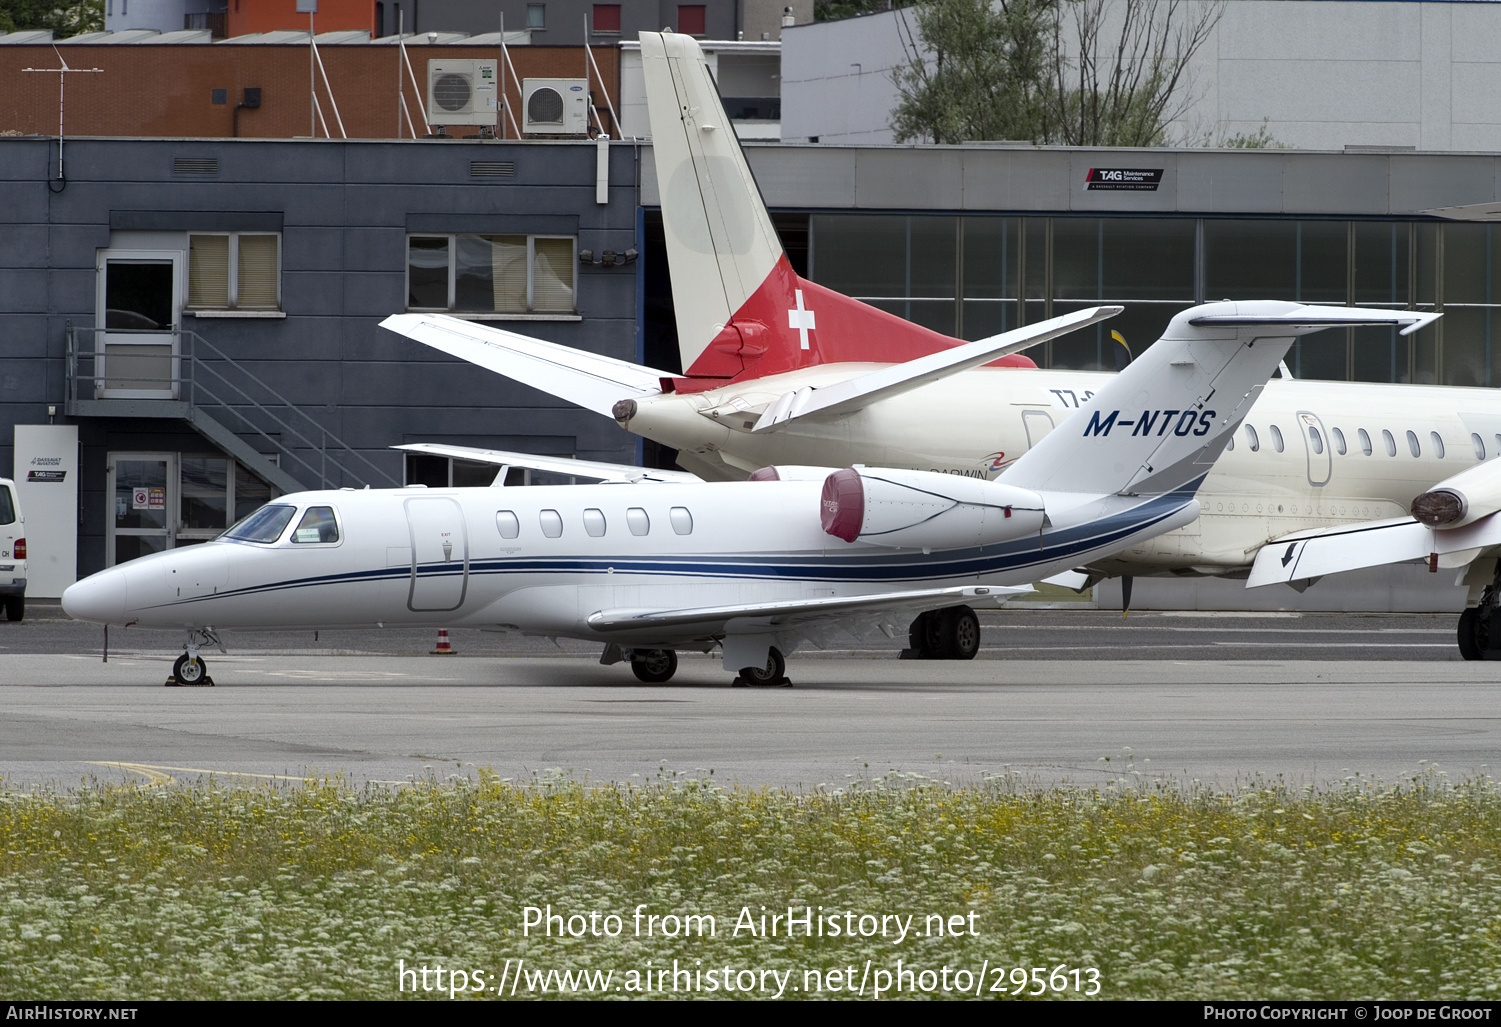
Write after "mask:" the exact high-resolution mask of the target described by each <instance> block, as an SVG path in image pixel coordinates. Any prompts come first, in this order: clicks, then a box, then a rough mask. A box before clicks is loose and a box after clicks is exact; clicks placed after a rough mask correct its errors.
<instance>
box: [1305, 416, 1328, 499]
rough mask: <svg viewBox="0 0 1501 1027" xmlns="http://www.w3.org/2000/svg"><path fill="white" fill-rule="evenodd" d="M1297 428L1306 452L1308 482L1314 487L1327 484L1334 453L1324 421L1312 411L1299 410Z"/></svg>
mask: <svg viewBox="0 0 1501 1027" xmlns="http://www.w3.org/2000/svg"><path fill="white" fill-rule="evenodd" d="M1298 430H1299V431H1300V432H1302V434H1303V449H1304V451H1305V452H1306V453H1307V454H1308V484H1310V485H1313V486H1315V487H1318V486H1321V485H1327V484H1329V478H1330V476H1331V475H1332V474H1333V473H1334V455H1333V453H1332V451H1331V448H1330V441H1329V433H1328V432H1327V431H1325V430H1324V422H1323V421H1321V420H1319V415H1318V414H1315V413H1313V412H1312V411H1309V410H1299V411H1298Z"/></svg>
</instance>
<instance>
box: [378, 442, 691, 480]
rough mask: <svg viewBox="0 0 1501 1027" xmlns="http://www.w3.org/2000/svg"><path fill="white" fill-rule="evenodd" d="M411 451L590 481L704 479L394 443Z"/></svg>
mask: <svg viewBox="0 0 1501 1027" xmlns="http://www.w3.org/2000/svg"><path fill="white" fill-rule="evenodd" d="M391 448H392V449H401V450H405V451H407V452H409V453H431V454H433V455H434V456H447V457H455V458H457V459H459V460H473V461H475V462H476V463H481V464H495V465H496V466H498V467H530V468H531V469H533V470H535V471H548V472H550V473H553V474H566V475H569V476H571V477H574V478H588V479H589V480H590V481H622V482H635V481H672V482H685V483H698V482H701V481H702V480H703V479H701V478H699V477H698V476H696V475H692V474H689V473H688V472H686V471H663V470H659V469H657V468H655V467H636V466H634V465H632V464H611V463H605V462H603V461H598V460H573V459H570V458H569V457H562V456H537V455H536V454H535V453H512V452H510V451H508V450H504V449H474V448H472V447H470V446H445V445H441V444H439V443H434V442H414V443H412V444H411V445H407V446H392V447H391Z"/></svg>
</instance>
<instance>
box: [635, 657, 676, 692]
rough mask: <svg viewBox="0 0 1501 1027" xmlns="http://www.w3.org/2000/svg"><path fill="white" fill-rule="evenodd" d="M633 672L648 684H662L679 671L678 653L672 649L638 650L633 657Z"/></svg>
mask: <svg viewBox="0 0 1501 1027" xmlns="http://www.w3.org/2000/svg"><path fill="white" fill-rule="evenodd" d="M631 672H632V673H633V674H635V675H636V677H637V678H638V679H639V680H641V681H644V682H646V683H647V684H648V685H660V684H661V683H662V682H664V681H670V680H671V679H672V676H673V675H674V674H676V673H677V672H678V654H677V653H676V652H674V651H673V650H671V649H640V650H637V651H636V653H635V654H634V655H633V656H632V657H631Z"/></svg>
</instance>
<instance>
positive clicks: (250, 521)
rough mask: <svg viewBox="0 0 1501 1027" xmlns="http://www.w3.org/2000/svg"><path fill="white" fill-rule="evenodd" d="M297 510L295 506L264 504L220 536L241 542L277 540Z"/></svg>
mask: <svg viewBox="0 0 1501 1027" xmlns="http://www.w3.org/2000/svg"><path fill="white" fill-rule="evenodd" d="M296 512H297V508H296V507H295V506H279V505H277V506H272V505H267V506H263V507H261V508H260V509H259V510H257V511H256V512H255V513H253V514H251V515H250V516H249V517H243V518H241V519H240V520H239V521H238V522H236V523H235V524H234V525H233V526H232V527H230V529H229V530H228V531H226V532H225V533H224V534H222V535H220V536H219V537H220V538H234V539H239V540H240V541H241V542H275V541H276V540H277V539H279V538H281V533H282V532H283V531H285V530H286V528H287V524H288V522H290V521H291V520H292V515H293V514H294V513H296Z"/></svg>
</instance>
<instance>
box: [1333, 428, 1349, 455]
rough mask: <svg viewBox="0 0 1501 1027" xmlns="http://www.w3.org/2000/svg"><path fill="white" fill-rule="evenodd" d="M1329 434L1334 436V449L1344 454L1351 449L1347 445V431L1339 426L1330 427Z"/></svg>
mask: <svg viewBox="0 0 1501 1027" xmlns="http://www.w3.org/2000/svg"><path fill="white" fill-rule="evenodd" d="M1329 434H1330V435H1331V436H1332V437H1333V438H1334V451H1335V452H1336V453H1338V454H1339V455H1340V456H1344V455H1345V453H1346V452H1348V450H1349V447H1348V446H1346V445H1345V433H1344V432H1342V431H1340V430H1339V429H1338V428H1330V429H1329Z"/></svg>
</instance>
